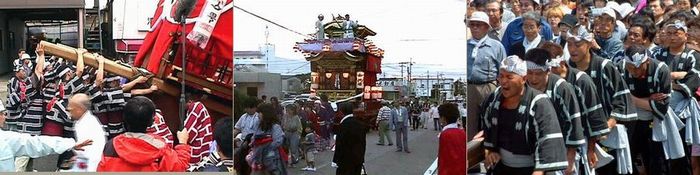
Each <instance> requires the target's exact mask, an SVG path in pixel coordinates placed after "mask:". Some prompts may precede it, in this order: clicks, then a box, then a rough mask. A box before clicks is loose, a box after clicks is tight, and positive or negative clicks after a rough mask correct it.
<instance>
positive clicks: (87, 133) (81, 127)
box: [75, 111, 107, 172]
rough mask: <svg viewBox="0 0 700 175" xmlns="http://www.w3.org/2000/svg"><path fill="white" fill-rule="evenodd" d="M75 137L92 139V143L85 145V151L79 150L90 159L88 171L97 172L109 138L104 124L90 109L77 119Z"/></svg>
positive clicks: (79, 152) (77, 138)
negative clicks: (106, 135) (103, 126)
mask: <svg viewBox="0 0 700 175" xmlns="http://www.w3.org/2000/svg"><path fill="white" fill-rule="evenodd" d="M75 138H76V140H88V139H91V140H92V145H90V146H85V147H84V149H85V150H84V151H77V152H78V154H83V156H85V157H86V158H87V159H88V166H87V171H88V172H96V171H97V165H98V164H99V163H100V160H102V151H103V149H104V147H105V143H107V138H106V137H105V131H104V130H103V129H102V124H100V121H98V120H97V117H95V116H94V115H92V113H91V112H90V111H87V112H85V114H83V117H81V118H80V119H78V120H77V121H75Z"/></svg>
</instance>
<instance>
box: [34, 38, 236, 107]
mask: <svg viewBox="0 0 700 175" xmlns="http://www.w3.org/2000/svg"><path fill="white" fill-rule="evenodd" d="M41 44H42V45H44V50H45V52H46V53H48V54H51V55H55V56H58V57H61V58H63V59H65V60H68V61H72V62H77V61H78V54H77V49H75V48H73V47H70V46H66V45H62V44H54V43H50V42H46V41H41ZM83 62H84V63H85V65H87V66H91V67H98V66H99V63H98V62H97V59H96V58H95V56H94V55H93V54H90V53H88V52H86V53H84V54H83ZM104 68H105V72H109V73H113V74H116V75H118V76H121V77H126V78H129V79H133V78H135V76H136V75H137V74H138V72H135V71H134V69H132V67H130V66H127V65H122V64H119V63H117V62H115V61H112V60H109V59H105V60H104ZM151 83H152V84H153V85H156V86H158V89H159V91H162V92H165V93H166V94H168V95H170V96H174V97H179V96H180V88H179V87H177V86H175V85H173V84H170V83H167V82H166V81H165V80H163V79H160V78H157V77H153V78H152V80H151ZM231 96H233V95H231ZM231 98H232V97H229V98H227V99H231ZM203 103H204V105H206V106H207V107H208V108H211V110H213V111H216V112H219V113H222V114H224V115H228V116H232V115H233V112H232V110H231V109H229V108H226V107H224V105H223V103H217V102H215V101H212V100H205V101H203Z"/></svg>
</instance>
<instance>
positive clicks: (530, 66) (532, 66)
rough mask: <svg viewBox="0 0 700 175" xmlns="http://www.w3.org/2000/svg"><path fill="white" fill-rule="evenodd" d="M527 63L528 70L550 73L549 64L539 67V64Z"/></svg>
mask: <svg viewBox="0 0 700 175" xmlns="http://www.w3.org/2000/svg"><path fill="white" fill-rule="evenodd" d="M525 63H527V70H542V71H549V66H548V65H547V64H545V65H539V64H537V63H535V62H532V61H525Z"/></svg>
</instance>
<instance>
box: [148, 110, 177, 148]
mask: <svg viewBox="0 0 700 175" xmlns="http://www.w3.org/2000/svg"><path fill="white" fill-rule="evenodd" d="M146 133H149V134H153V135H157V136H160V137H163V139H165V143H167V144H168V145H169V146H170V147H173V142H174V141H173V140H174V139H173V133H172V132H171V131H170V128H168V125H167V124H166V123H165V119H164V117H163V114H161V112H160V111H156V115H153V125H151V126H150V127H148V128H147V129H146Z"/></svg>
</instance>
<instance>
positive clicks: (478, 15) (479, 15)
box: [469, 11, 491, 28]
mask: <svg viewBox="0 0 700 175" xmlns="http://www.w3.org/2000/svg"><path fill="white" fill-rule="evenodd" d="M472 21H479V22H483V23H486V25H489V28H490V27H491V24H489V16H488V15H486V13H484V12H482V11H475V12H474V13H472V17H471V18H469V22H472Z"/></svg>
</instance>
